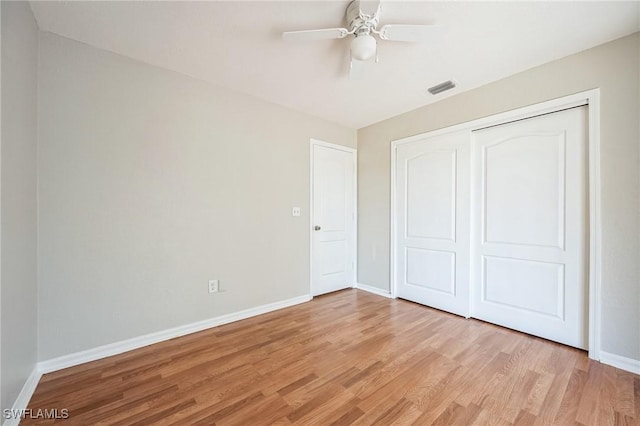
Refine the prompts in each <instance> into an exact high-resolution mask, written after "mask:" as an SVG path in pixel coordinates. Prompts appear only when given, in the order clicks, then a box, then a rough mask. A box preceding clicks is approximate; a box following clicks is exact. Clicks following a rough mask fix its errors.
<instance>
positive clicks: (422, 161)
mask: <svg viewBox="0 0 640 426" xmlns="http://www.w3.org/2000/svg"><path fill="white" fill-rule="evenodd" d="M396 194H397V197H396V223H395V227H396V228H395V229H396V285H397V295H398V297H401V298H404V299H408V300H412V301H414V302H418V303H422V304H424V305H428V306H432V307H435V308H438V309H442V310H445V311H448V312H453V313H456V314H459V315H464V316H468V313H469V217H468V214H469V132H468V131H467V132H458V133H451V134H447V135H442V136H436V137H431V138H425V139H423V140H420V141H416V142H412V143H406V144H403V145H400V146H398V148H397V155H396Z"/></svg>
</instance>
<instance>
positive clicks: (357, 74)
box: [349, 58, 366, 80]
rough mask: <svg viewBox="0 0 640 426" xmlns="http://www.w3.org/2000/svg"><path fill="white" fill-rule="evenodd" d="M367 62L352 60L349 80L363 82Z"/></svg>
mask: <svg viewBox="0 0 640 426" xmlns="http://www.w3.org/2000/svg"><path fill="white" fill-rule="evenodd" d="M365 62H366V61H359V60H357V59H354V58H351V64H350V66H349V80H362V79H363V78H364V74H365V72H364V69H365Z"/></svg>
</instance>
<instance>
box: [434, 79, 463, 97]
mask: <svg viewBox="0 0 640 426" xmlns="http://www.w3.org/2000/svg"><path fill="white" fill-rule="evenodd" d="M454 87H456V84H455V83H454V82H453V81H451V80H449V81H445V82H444V83H440V84H437V85H435V86H433V87H429V88H428V89H427V90H428V91H429V93H431V94H432V95H437V94H438V93H442V92H444V91H445V90H450V89H453V88H454Z"/></svg>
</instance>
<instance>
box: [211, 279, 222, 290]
mask: <svg viewBox="0 0 640 426" xmlns="http://www.w3.org/2000/svg"><path fill="white" fill-rule="evenodd" d="M218 291H220V280H209V293H217V292H218Z"/></svg>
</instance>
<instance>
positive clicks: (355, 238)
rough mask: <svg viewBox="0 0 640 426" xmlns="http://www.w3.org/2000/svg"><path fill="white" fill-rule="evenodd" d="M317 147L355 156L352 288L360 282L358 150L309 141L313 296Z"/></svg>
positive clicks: (311, 294) (315, 140)
mask: <svg viewBox="0 0 640 426" xmlns="http://www.w3.org/2000/svg"><path fill="white" fill-rule="evenodd" d="M316 146H320V147H323V148H330V149H336V150H338V151H343V152H348V153H350V154H351V155H352V156H353V200H352V203H353V232H352V238H353V248H352V251H351V256H352V259H353V276H352V277H351V279H352V283H351V286H352V287H355V286H356V283H357V282H358V279H357V277H358V150H357V149H355V148H350V147H348V146H344V145H337V144H333V143H329V142H324V141H321V140H319V139H313V138H311V139H310V140H309V224H308V225H309V295H310V296H311V297H314V296H313V294H314V293H313V226H314V225H313V224H314V217H313V207H314V206H313V195H314V194H313V171H314V170H313V166H314V163H313V160H314V159H313V149H314V147H316Z"/></svg>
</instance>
